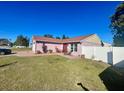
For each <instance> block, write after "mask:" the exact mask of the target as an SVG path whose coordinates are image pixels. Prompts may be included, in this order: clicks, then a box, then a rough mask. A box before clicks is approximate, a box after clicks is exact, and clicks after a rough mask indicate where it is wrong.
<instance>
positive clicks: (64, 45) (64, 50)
mask: <svg viewBox="0 0 124 93" xmlns="http://www.w3.org/2000/svg"><path fill="white" fill-rule="evenodd" d="M67 46H68V44H63V52H64V53H67Z"/></svg>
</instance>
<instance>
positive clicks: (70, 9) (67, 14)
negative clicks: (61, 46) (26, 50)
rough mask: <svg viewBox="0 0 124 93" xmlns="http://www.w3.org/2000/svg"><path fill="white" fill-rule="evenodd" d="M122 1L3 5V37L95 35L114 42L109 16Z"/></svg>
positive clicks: (0, 6)
mask: <svg viewBox="0 0 124 93" xmlns="http://www.w3.org/2000/svg"><path fill="white" fill-rule="evenodd" d="M119 3H120V2H115V1H114V2H112V1H111V2H108V1H107V2H90V1H87V2H19V1H18V2H0V38H8V39H12V41H15V39H16V37H17V35H20V34H21V35H25V36H28V37H29V38H30V39H31V38H32V36H33V35H39V36H40V35H44V34H52V35H53V36H62V35H63V34H65V35H67V36H69V37H75V36H81V35H87V34H92V33H96V34H98V35H99V36H100V38H101V39H102V40H103V41H105V42H109V43H112V34H111V29H110V28H109V24H110V19H109V17H110V16H111V15H112V14H113V13H114V12H115V8H116V7H117V5H118V4H119Z"/></svg>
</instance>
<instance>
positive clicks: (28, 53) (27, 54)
mask: <svg viewBox="0 0 124 93" xmlns="http://www.w3.org/2000/svg"><path fill="white" fill-rule="evenodd" d="M45 55H60V56H63V57H66V58H69V59H76V58H79V57H76V56H71V55H64V54H63V53H46V54H45V53H44V54H35V53H33V52H32V51H31V50H25V51H13V53H12V54H10V55H0V57H5V56H19V57H31V56H45Z"/></svg>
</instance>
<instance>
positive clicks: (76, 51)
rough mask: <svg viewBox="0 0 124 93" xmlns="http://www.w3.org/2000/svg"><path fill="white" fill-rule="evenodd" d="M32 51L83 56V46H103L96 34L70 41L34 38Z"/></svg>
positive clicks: (70, 39)
mask: <svg viewBox="0 0 124 93" xmlns="http://www.w3.org/2000/svg"><path fill="white" fill-rule="evenodd" d="M32 40H33V43H32V51H33V52H34V53H37V52H39V51H40V52H41V53H44V52H46V51H49V50H51V51H52V52H64V53H71V54H72V55H81V47H82V46H101V39H100V38H99V37H98V36H97V35H96V34H91V35H86V36H79V37H75V38H69V39H55V38H47V37H40V36H33V38H32Z"/></svg>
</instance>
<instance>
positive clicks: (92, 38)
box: [84, 34, 101, 44]
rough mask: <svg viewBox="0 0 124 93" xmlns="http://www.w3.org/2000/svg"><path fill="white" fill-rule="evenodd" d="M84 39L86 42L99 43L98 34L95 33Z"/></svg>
mask: <svg viewBox="0 0 124 93" xmlns="http://www.w3.org/2000/svg"><path fill="white" fill-rule="evenodd" d="M84 40H85V41H88V42H93V43H98V44H101V39H100V38H99V36H98V35H96V34H93V35H91V36H89V37H87V38H86V39H84Z"/></svg>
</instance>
